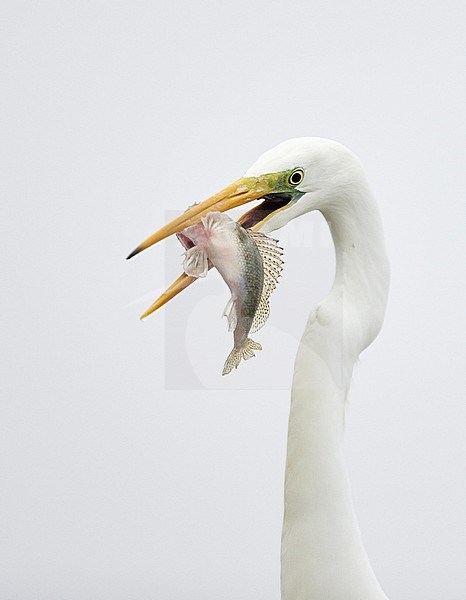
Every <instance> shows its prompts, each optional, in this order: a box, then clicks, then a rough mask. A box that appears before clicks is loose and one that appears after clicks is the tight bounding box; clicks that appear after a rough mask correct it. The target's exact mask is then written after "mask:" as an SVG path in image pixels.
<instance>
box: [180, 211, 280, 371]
mask: <svg viewBox="0 0 466 600" xmlns="http://www.w3.org/2000/svg"><path fill="white" fill-rule="evenodd" d="M180 238H181V239H180V241H182V243H183V245H184V246H185V248H186V251H185V253H184V261H183V269H184V272H185V273H186V274H187V275H190V276H192V277H205V276H206V275H207V272H208V271H209V268H210V267H211V266H212V265H213V266H214V267H215V268H216V269H217V270H218V272H219V273H220V275H221V276H222V278H223V280H224V281H225V283H226V284H227V286H228V287H229V289H230V292H231V298H230V299H229V301H228V303H227V305H226V307H225V310H224V311H223V316H225V317H226V318H227V321H228V330H229V331H230V332H231V331H233V342H234V343H233V349H232V351H231V352H230V354H229V355H228V357H227V359H226V361H225V364H224V367H223V371H222V375H227V374H228V373H230V372H231V371H232V370H233V369H234V368H235V369H236V368H237V367H238V365H239V364H240V362H241V360H249V359H250V358H252V357H254V356H255V351H256V350H262V346H261V345H260V344H259V343H258V342H255V341H254V340H253V339H251V338H250V337H249V334H250V333H255V332H256V331H258V330H259V329H260V328H261V327H263V326H264V324H265V322H266V321H267V319H268V317H269V314H270V305H269V299H270V294H271V293H272V292H273V290H274V289H275V288H276V286H277V282H278V278H279V277H280V275H281V272H282V269H283V264H284V263H283V259H282V254H283V249H282V248H281V247H280V246H278V241H277V240H275V239H274V238H272V237H269V236H267V235H265V234H263V233H260V232H257V231H252V230H249V229H245V228H244V227H242V226H241V225H240V224H239V223H237V222H236V221H234V220H233V219H231V218H230V217H229V216H228V215H226V214H224V213H220V212H210V213H208V214H207V215H205V216H204V217H202V219H201V221H200V222H199V223H195V224H194V225H190V226H189V227H187V228H186V229H184V230H183V231H182V235H181V236H180ZM189 246H191V247H189Z"/></svg>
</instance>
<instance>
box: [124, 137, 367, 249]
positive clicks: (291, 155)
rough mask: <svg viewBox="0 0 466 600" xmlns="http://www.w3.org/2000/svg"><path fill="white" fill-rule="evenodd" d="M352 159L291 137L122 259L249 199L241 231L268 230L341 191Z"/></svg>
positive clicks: (330, 146)
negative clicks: (235, 179)
mask: <svg viewBox="0 0 466 600" xmlns="http://www.w3.org/2000/svg"><path fill="white" fill-rule="evenodd" d="M359 168H360V167H359V161H358V159H357V158H356V157H355V156H354V155H353V154H352V153H351V152H350V151H349V150H348V149H347V148H345V147H344V146H342V145H341V144H338V143H337V142H334V141H332V140H326V139H323V138H312V137H308V138H295V139H291V140H287V141H286V142H283V143H281V144H279V145H278V146H275V147H274V148H272V149H271V150H269V151H268V152H265V154H263V155H262V156H261V157H260V158H259V159H258V160H257V161H256V162H255V163H254V164H253V165H252V166H251V167H250V168H249V169H248V171H247V172H246V173H245V175H244V177H242V178H241V179H238V180H237V181H235V182H234V183H233V184H231V185H229V186H228V187H226V188H224V189H223V190H221V191H220V192H218V193H217V194H215V195H214V196H211V197H210V198H208V199H207V200H204V202H201V203H199V204H195V205H194V206H192V207H191V208H189V209H188V210H187V211H186V212H185V213H183V214H182V215H180V216H179V217H177V218H176V219H174V220H173V221H171V222H170V223H168V225H165V226H164V227H162V228H161V229H159V230H158V231H156V232H155V233H154V234H152V235H151V236H149V237H148V238H147V239H146V240H145V241H144V242H142V243H141V244H140V245H139V246H138V247H137V248H136V249H135V250H133V252H131V254H130V255H129V256H128V258H131V257H132V256H134V255H136V254H138V253H139V252H141V251H142V250H145V249H146V248H149V247H150V246H152V245H153V244H155V243H156V242H159V241H161V240H163V239H164V238H166V237H168V236H170V235H172V234H174V233H177V232H179V231H181V230H182V229H184V228H185V227H187V226H189V225H192V224H193V223H196V222H198V221H199V220H200V219H201V218H202V217H203V216H204V215H206V214H207V213H208V212H211V211H220V212H224V211H226V210H229V209H232V208H236V207H238V206H241V205H243V204H246V203H248V202H251V201H252V200H262V202H261V203H260V204H259V205H257V206H256V207H254V208H253V209H252V210H250V211H248V212H247V213H246V214H244V215H243V216H242V217H241V218H240V219H239V222H240V223H241V224H242V225H243V226H244V227H247V228H254V229H260V230H261V231H265V232H268V231H272V230H274V229H278V228H280V227H283V226H284V225H286V223H288V222H289V221H290V220H291V219H294V218H296V217H298V216H300V215H303V214H305V213H307V212H309V211H311V210H315V209H321V208H324V207H325V202H326V201H328V200H331V199H332V197H333V198H334V196H335V194H336V193H337V191H338V190H344V188H345V186H346V185H347V184H348V182H349V181H350V180H351V179H353V177H352V173H353V171H354V170H355V169H359Z"/></svg>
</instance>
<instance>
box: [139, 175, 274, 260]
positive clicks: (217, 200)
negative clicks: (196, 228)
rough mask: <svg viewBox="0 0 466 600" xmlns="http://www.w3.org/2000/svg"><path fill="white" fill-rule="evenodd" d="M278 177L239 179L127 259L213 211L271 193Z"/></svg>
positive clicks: (172, 222) (146, 242)
mask: <svg viewBox="0 0 466 600" xmlns="http://www.w3.org/2000/svg"><path fill="white" fill-rule="evenodd" d="M276 175H277V174H275V173H273V174H271V175H261V176H260V177H243V178H242V179H238V181H235V183H233V184H232V185H229V186H228V187H226V188H225V189H223V190H221V191H220V192H218V193H217V194H215V195H214V196H211V197H210V198H208V199H207V200H204V202H201V203H200V204H195V205H194V206H191V208H188V210H187V211H186V212H185V213H183V214H182V215H180V216H179V217H177V218H176V219H174V220H173V221H171V222H170V223H168V225H165V226H164V227H162V228H161V229H159V230H158V231H156V232H155V233H153V234H152V235H150V236H149V237H148V238H147V239H145V240H144V241H143V242H142V243H141V244H139V246H138V247H137V248H135V249H134V250H133V251H132V252H131V254H130V255H129V256H128V257H127V258H128V259H129V258H132V257H133V256H135V255H136V254H139V252H142V251H143V250H146V249H147V248H149V247H150V246H152V245H153V244H156V243H157V242H160V241H161V240H163V239H165V238H167V237H168V236H170V235H173V234H174V233H178V232H179V231H182V230H183V229H184V228H185V227H188V226H189V225H192V224H193V223H197V222H198V221H200V219H201V218H202V217H203V216H204V215H206V214H207V213H209V212H211V211H214V210H215V211H219V212H225V211H226V210H230V209H231V208H236V207H237V206H241V205H242V204H246V203H247V202H251V200H257V199H258V198H261V197H262V196H264V195H265V194H268V193H270V192H271V191H272V189H273V186H274V184H275V182H276Z"/></svg>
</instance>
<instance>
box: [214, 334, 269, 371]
mask: <svg viewBox="0 0 466 600" xmlns="http://www.w3.org/2000/svg"><path fill="white" fill-rule="evenodd" d="M254 350H262V346H261V345H260V344H259V343H258V342H255V341H254V340H251V338H247V339H246V341H245V342H244V344H243V345H242V346H241V348H233V350H232V351H231V352H230V354H229V355H228V358H227V359H226V361H225V364H224V366H223V371H222V375H228V373H230V372H231V371H232V370H233V369H236V368H237V367H238V365H239V363H240V362H241V359H243V360H249V359H250V358H252V357H253V356H256V355H255V353H254Z"/></svg>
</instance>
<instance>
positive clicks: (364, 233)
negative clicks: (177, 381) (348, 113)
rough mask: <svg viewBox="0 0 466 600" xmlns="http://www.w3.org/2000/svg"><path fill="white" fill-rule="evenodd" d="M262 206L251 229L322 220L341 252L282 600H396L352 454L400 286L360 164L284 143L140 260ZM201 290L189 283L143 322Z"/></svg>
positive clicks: (302, 447) (307, 401)
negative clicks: (349, 407) (371, 546)
mask: <svg viewBox="0 0 466 600" xmlns="http://www.w3.org/2000/svg"><path fill="white" fill-rule="evenodd" d="M259 198H261V199H262V203H261V204H259V205H258V206H257V207H256V208H253V209H252V210H250V211H249V212H248V213H246V214H245V215H243V217H242V218H241V219H240V221H241V222H242V224H243V225H244V226H245V227H250V228H253V229H255V230H260V231H262V232H264V233H268V232H271V231H273V230H275V229H278V228H280V227H283V226H284V225H286V224H287V223H288V222H289V221H291V220H292V219H294V218H296V217H299V216H300V215H303V214H305V213H307V212H309V211H312V210H319V211H320V212H321V213H322V214H323V215H324V217H325V219H326V220H327V223H328V225H329V227H330V230H331V233H332V237H333V241H334V244H335V252H336V275H335V281H334V284H333V286H332V289H331V291H330V293H329V294H328V296H327V297H326V298H325V300H324V301H323V302H322V303H321V304H320V305H319V306H318V307H317V308H314V309H313V310H312V312H311V314H310V316H309V319H308V321H307V324H306V327H305V331H304V335H303V337H302V340H301V343H300V345H299V349H298V354H297V357H296V363H295V369H294V376H293V385H292V391H291V410H290V418H289V428H288V447H287V460H286V474H285V513H284V522H283V533H282V548H281V595H282V600H387V597H386V595H385V594H384V592H383V591H382V589H381V587H380V585H379V583H378V581H377V579H376V577H375V575H374V572H373V570H372V567H371V565H370V562H369V559H368V556H367V554H366V551H365V549H364V546H363V542H362V539H361V534H360V530H359V526H358V523H357V520H356V515H355V512H354V508H353V504H352V500H351V492H350V486H349V481H348V476H347V471H346V466H345V462H344V458H343V449H342V438H343V429H344V413H345V400H346V397H347V393H348V389H349V386H350V380H351V375H352V371H353V366H354V364H355V361H356V360H357V358H358V356H359V354H360V352H362V350H364V349H365V348H366V347H367V346H368V345H369V344H370V343H371V342H372V341H373V340H374V339H375V337H376V336H377V334H378V332H379V330H380V328H381V325H382V322H383V318H384V313H385V307H386V303H387V295H388V287H389V278H390V272H389V265H388V260H387V257H386V252H385V243H384V237H383V231H382V224H381V220H380V216H379V212H378V209H377V206H376V204H375V201H374V198H373V196H372V193H371V191H370V189H369V185H368V183H367V180H366V177H365V175H364V172H363V169H362V167H361V164H360V162H359V160H358V159H357V157H356V156H355V155H354V154H353V153H352V152H350V151H349V150H348V149H347V148H345V147H344V146H342V145H341V144H339V143H337V142H334V141H332V140H327V139H322V138H298V139H291V140H288V141H286V142H283V143H282V144H279V145H278V146H276V147H275V148H272V149H271V150H269V151H268V152H266V153H265V154H263V155H262V156H261V157H260V158H259V159H258V160H257V161H256V163H254V165H253V166H252V167H251V168H250V169H249V170H248V171H247V173H246V174H245V176H244V177H243V178H242V179H240V180H238V181H237V182H235V183H234V184H233V185H231V186H229V187H227V188H225V189H224V190H222V191H221V192H219V193H218V194H216V195H215V196H212V197H211V198H209V199H208V200H205V201H204V202H202V203H200V204H197V205H194V206H193V207H191V208H190V209H188V211H187V212H185V213H184V214H182V215H181V216H179V217H178V218H176V219H175V220H173V221H172V222H171V223H169V224H168V225H166V226H165V227H163V228H162V229H160V230H159V231H157V232H156V233H155V234H153V235H151V236H150V237H149V238H147V240H145V242H143V243H142V244H141V245H140V246H138V248H136V250H134V251H133V252H132V253H131V254H130V256H129V257H128V258H130V257H131V256H134V255H135V254H137V253H138V252H140V251H141V250H144V249H145V248H148V247H149V246H151V245H152V244H154V243H156V242H158V241H160V240H162V239H163V238H165V237H167V236H169V235H171V234H173V233H176V232H179V231H181V230H182V229H183V228H185V227H186V226H188V225H190V224H192V223H195V222H197V221H198V220H199V219H200V217H201V216H203V215H205V214H207V213H208V212H210V211H212V210H216V211H225V210H228V209H230V208H233V207H236V206H240V205H242V204H245V203H246V202H249V201H251V200H255V199H259ZM306 276H307V274H306ZM192 281H193V280H192V279H191V278H189V277H187V276H183V275H181V276H180V277H179V278H178V279H177V280H176V281H175V282H174V283H173V284H172V285H171V286H170V287H169V288H168V290H167V291H166V292H165V293H164V294H163V295H162V296H161V297H160V298H159V299H158V300H157V301H156V302H155V303H154V304H153V305H152V306H151V307H150V309H149V310H148V311H146V313H145V314H144V315H143V317H145V316H147V315H148V314H150V313H151V312H153V311H154V310H156V309H157V308H159V307H160V306H162V305H163V304H165V303H166V302H167V301H168V300H170V299H171V298H173V297H174V296H175V295H176V294H177V293H178V292H179V291H181V290H182V289H184V288H186V287H187V285H189V284H190V283H191V282H192Z"/></svg>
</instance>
